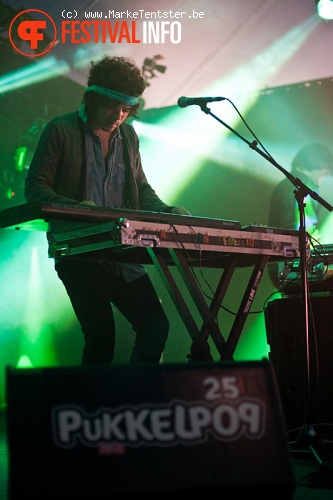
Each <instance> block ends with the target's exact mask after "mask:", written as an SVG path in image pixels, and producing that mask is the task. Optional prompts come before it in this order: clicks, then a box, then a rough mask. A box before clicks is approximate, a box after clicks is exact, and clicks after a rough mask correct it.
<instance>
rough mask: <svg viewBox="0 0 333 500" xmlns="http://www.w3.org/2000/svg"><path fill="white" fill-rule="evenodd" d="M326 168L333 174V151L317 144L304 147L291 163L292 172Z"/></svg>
mask: <svg viewBox="0 0 333 500" xmlns="http://www.w3.org/2000/svg"><path fill="white" fill-rule="evenodd" d="M322 168H326V169H327V170H328V172H329V173H330V174H331V175H332V174H333V154H332V151H331V150H330V149H329V148H328V147H326V146H324V144H320V143H317V142H313V143H310V144H306V145H305V146H303V147H302V148H301V149H300V150H299V151H298V153H297V154H296V156H295V157H294V159H293V161H292V163H291V169H292V170H320V169H322Z"/></svg>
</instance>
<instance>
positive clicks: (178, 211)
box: [171, 205, 191, 215]
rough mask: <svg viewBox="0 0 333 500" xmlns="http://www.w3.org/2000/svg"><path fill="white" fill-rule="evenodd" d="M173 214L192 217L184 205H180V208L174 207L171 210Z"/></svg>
mask: <svg viewBox="0 0 333 500" xmlns="http://www.w3.org/2000/svg"><path fill="white" fill-rule="evenodd" d="M171 213H172V214H178V215H191V213H190V212H189V211H188V210H186V208H184V207H183V206H182V205H180V206H179V207H174V208H173V209H172V210H171Z"/></svg>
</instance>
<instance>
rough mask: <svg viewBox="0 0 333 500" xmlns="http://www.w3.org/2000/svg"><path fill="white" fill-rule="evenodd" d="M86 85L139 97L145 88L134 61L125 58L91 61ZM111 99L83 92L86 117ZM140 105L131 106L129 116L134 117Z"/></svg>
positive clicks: (106, 56)
mask: <svg viewBox="0 0 333 500" xmlns="http://www.w3.org/2000/svg"><path fill="white" fill-rule="evenodd" d="M90 65H91V68H90V72H89V75H88V81H87V85H88V87H91V86H92V85H99V86H100V87H105V88H108V89H111V90H117V91H118V92H122V93H123V94H128V95H131V96H134V97H140V96H141V95H142V94H143V92H144V90H145V87H146V84H145V80H144V78H143V77H142V75H141V71H140V69H139V68H138V67H137V66H136V65H135V63H134V61H133V60H132V59H129V58H125V57H110V56H108V55H105V56H103V57H102V59H100V60H99V61H92V62H91V63H90ZM110 101H113V100H112V99H109V98H108V97H105V96H103V95H100V94H98V93H96V92H85V93H84V95H83V99H82V102H85V104H86V109H87V113H88V115H89V114H91V113H93V112H94V109H96V107H97V106H103V105H107V104H110ZM139 107H140V104H137V105H135V106H131V111H130V113H129V114H130V116H136V115H137V112H138V110H139Z"/></svg>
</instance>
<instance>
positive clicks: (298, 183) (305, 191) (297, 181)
mask: <svg viewBox="0 0 333 500" xmlns="http://www.w3.org/2000/svg"><path fill="white" fill-rule="evenodd" d="M200 108H201V110H202V111H203V112H204V113H206V114H207V115H210V116H212V117H213V118H215V120H217V121H218V122H219V123H221V124H222V125H224V127H226V128H227V129H228V130H230V132H232V133H233V134H235V135H237V137H239V138H240V139H241V140H242V141H243V142H245V143H246V144H247V145H248V146H249V147H250V148H251V149H253V150H254V151H256V152H257V153H258V154H260V156H262V157H263V158H265V160H267V161H269V163H271V164H272V165H274V167H276V168H277V169H278V170H280V171H281V172H282V173H283V174H284V175H285V176H286V177H287V178H288V179H289V180H290V182H292V183H293V184H294V186H295V187H296V189H297V190H300V192H301V193H302V198H303V199H304V198H305V197H306V196H307V195H310V196H311V198H313V199H314V200H316V201H318V202H319V203H320V204H321V205H323V207H325V208H326V209H327V210H328V211H329V212H332V211H333V207H332V205H330V204H329V203H327V201H325V200H324V199H323V198H322V197H321V196H319V194H318V193H316V192H315V191H312V189H310V188H308V187H307V186H306V185H305V184H304V183H303V182H302V181H301V180H300V179H298V178H297V177H294V176H293V175H292V174H290V172H288V171H287V170H286V169H285V168H283V167H282V166H281V165H279V164H278V163H277V162H276V161H275V160H274V159H273V158H272V157H271V156H269V155H268V154H266V153H265V152H264V151H261V149H259V148H258V147H257V146H258V143H257V141H253V142H250V141H248V140H247V139H246V138H245V137H244V136H242V135H241V134H239V133H238V132H237V131H236V130H235V129H233V128H232V127H230V125H228V124H227V123H225V122H224V121H223V120H221V119H220V118H218V117H217V116H216V115H214V114H213V113H212V112H211V110H210V109H209V108H208V107H207V105H206V104H202V105H201V106H200Z"/></svg>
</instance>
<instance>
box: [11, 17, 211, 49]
mask: <svg viewBox="0 0 333 500" xmlns="http://www.w3.org/2000/svg"><path fill="white" fill-rule="evenodd" d="M83 14H84V16H83V17H84V19H83V20H79V19H78V12H77V11H76V10H73V11H67V10H65V9H64V10H62V12H61V17H62V21H61V30H60V36H59V38H58V37H57V27H56V24H55V22H54V20H53V19H52V17H51V16H50V15H49V14H47V13H46V12H44V11H42V10H37V9H28V10H24V11H22V12H20V13H18V14H17V15H16V16H15V17H14V19H13V20H12V22H11V24H10V27H9V39H10V42H11V44H12V46H13V48H14V49H15V50H16V51H17V52H19V53H20V54H22V55H24V56H27V57H38V56H42V55H44V54H46V53H47V52H49V51H50V50H51V49H52V48H53V47H54V46H55V45H56V44H58V43H62V44H73V45H77V44H87V43H94V44H97V43H103V44H105V43H112V44H121V43H135V44H137V43H143V44H152V43H154V44H164V43H166V42H170V43H172V44H178V43H180V42H181V41H182V20H185V19H191V20H201V19H203V18H204V15H205V14H204V12H197V11H194V10H192V11H191V12H190V13H189V14H188V13H187V12H184V11H172V10H169V11H160V10H157V11H153V12H151V11H149V12H148V11H145V10H143V9H141V10H138V11H130V10H126V11H115V10H109V11H108V12H106V13H103V12H84V13H83Z"/></svg>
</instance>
